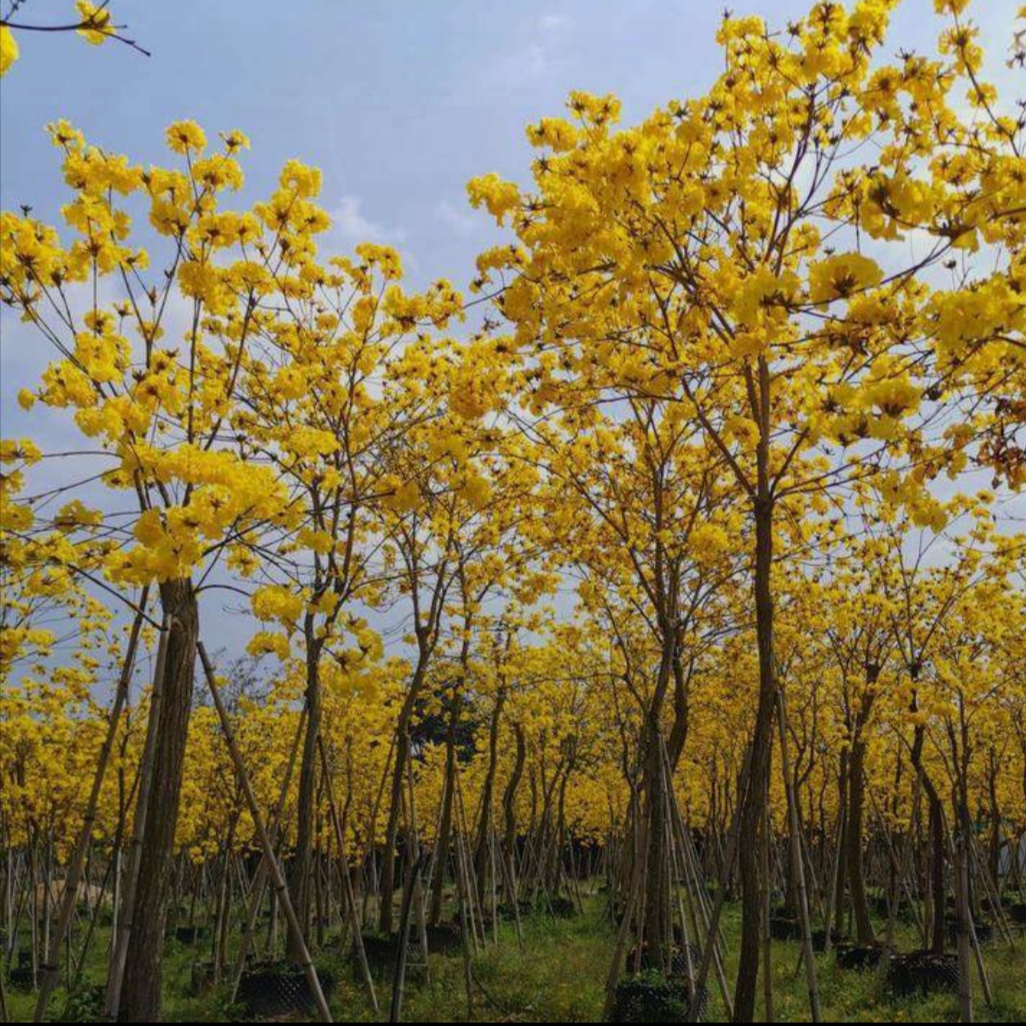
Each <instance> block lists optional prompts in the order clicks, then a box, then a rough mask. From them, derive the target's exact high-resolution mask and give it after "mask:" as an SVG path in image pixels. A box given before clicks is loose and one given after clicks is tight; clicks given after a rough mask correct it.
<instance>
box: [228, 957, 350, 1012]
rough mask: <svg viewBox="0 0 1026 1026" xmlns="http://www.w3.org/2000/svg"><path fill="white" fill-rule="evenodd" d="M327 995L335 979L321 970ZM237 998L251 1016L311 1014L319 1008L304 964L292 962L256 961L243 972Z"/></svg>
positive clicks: (322, 981) (320, 975) (320, 976)
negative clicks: (256, 962)
mask: <svg viewBox="0 0 1026 1026" xmlns="http://www.w3.org/2000/svg"><path fill="white" fill-rule="evenodd" d="M317 975H318V979H319V980H320V982H321V990H322V991H324V995H325V997H327V996H328V994H330V993H331V991H332V989H333V987H334V985H335V980H334V977H333V976H332V975H331V974H330V973H322V972H318V974H317ZM237 1000H238V1002H239V1004H240V1005H242V1008H243V1009H244V1011H245V1014H246V1015H248V1016H260V1017H263V1018H270V1017H273V1016H281V1015H295V1014H305V1015H312V1014H313V1013H314V1012H316V1010H317V1004H316V1002H315V1001H314V996H313V993H312V992H311V990H310V985H309V983H307V980H306V974H305V973H304V971H303V967H302V966H299V965H294V964H292V963H288V962H285V963H272V964H264V965H256V966H254V967H253V968H252V969H249V970H247V971H246V972H244V973H243V974H242V978H241V979H240V980H239V993H238V997H237Z"/></svg>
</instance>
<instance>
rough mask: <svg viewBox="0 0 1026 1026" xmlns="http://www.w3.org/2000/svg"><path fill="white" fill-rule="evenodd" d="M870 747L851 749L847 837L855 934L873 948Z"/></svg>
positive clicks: (857, 744) (858, 745)
mask: <svg viewBox="0 0 1026 1026" xmlns="http://www.w3.org/2000/svg"><path fill="white" fill-rule="evenodd" d="M865 760H866V743H865V741H863V740H862V738H861V737H859V738H857V739H856V741H855V743H854V744H853V745H852V749H851V779H850V781H849V785H848V829H847V831H846V834H845V843H846V846H847V853H846V860H845V861H846V862H847V869H848V885H849V887H850V888H851V904H852V910H853V911H854V913H855V931H856V934H857V935H858V942H859V944H863V945H866V944H872V943H873V941H874V940H875V939H876V937H875V935H874V933H873V924H872V922H871V921H870V918H869V901H868V900H867V898H866V878H865V873H864V872H863V867H862V813H863V799H864V798H865V765H866V763H865Z"/></svg>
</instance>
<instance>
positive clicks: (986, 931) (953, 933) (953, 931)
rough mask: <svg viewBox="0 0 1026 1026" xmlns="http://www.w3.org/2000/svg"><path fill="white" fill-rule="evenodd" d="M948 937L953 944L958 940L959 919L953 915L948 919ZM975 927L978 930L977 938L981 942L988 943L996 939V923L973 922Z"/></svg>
mask: <svg viewBox="0 0 1026 1026" xmlns="http://www.w3.org/2000/svg"><path fill="white" fill-rule="evenodd" d="M946 923H947V930H948V939H949V940H950V941H951V943H952V944H954V943H957V941H958V920H957V919H955V918H953V917H952V916H948V918H947V920H946ZM973 928H974V929H975V930H976V939H977V940H978V941H979V942H980V943H981V944H988V943H989V942H990V941H992V940H993V939H994V924H993V923H980V922H977V923H973Z"/></svg>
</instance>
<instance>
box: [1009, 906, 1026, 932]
mask: <svg viewBox="0 0 1026 1026" xmlns="http://www.w3.org/2000/svg"><path fill="white" fill-rule="evenodd" d="M1008 918H1009V919H1011V920H1012V922H1013V923H1019V924H1021V925H1024V926H1026V901H1019V902H1016V903H1015V904H1014V905H1009V906H1008Z"/></svg>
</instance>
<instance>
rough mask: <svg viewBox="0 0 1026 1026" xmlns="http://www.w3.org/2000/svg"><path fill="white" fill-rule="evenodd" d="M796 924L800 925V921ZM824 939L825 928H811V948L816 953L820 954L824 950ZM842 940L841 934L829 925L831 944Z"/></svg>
mask: <svg viewBox="0 0 1026 1026" xmlns="http://www.w3.org/2000/svg"><path fill="white" fill-rule="evenodd" d="M798 925H799V926H801V924H800V923H799V924H798ZM799 935H800V934H799ZM826 939H827V932H826V930H823V929H819V930H813V931H812V950H813V951H815V952H816V953H817V954H821V953H822V952H824V951H826ZM842 940H843V938H842V936H841V934H840V933H838V932H837V930H835V929H834V928H833V927H830V943H831V945H837V944H840V943H841V941H842Z"/></svg>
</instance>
